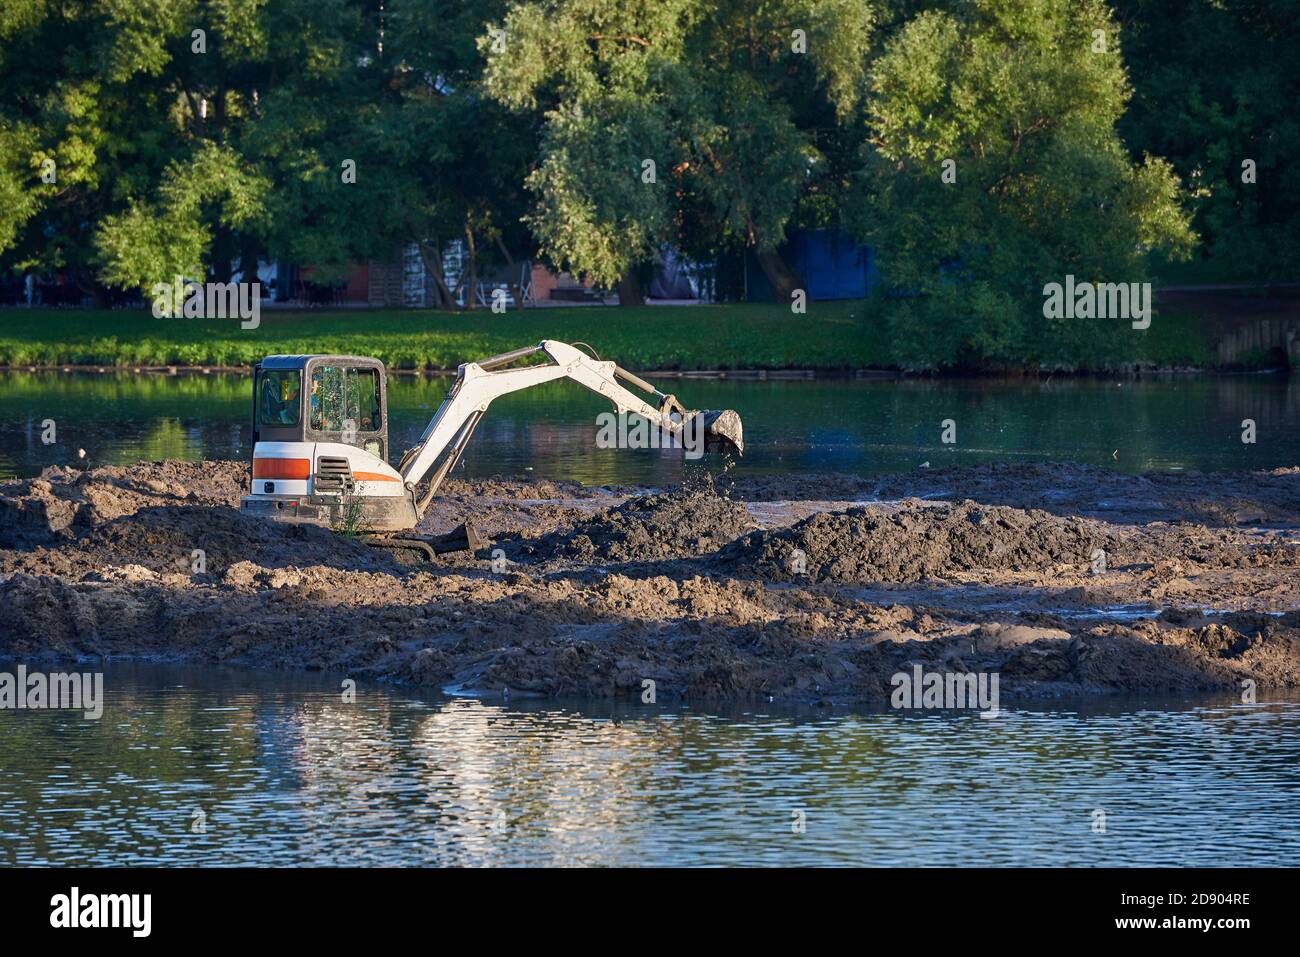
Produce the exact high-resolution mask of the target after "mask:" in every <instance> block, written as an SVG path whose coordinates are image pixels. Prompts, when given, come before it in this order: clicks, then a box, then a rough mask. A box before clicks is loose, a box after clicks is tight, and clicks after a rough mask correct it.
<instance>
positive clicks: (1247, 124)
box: [1115, 0, 1300, 280]
mask: <svg viewBox="0 0 1300 957" xmlns="http://www.w3.org/2000/svg"><path fill="white" fill-rule="evenodd" d="M1115 8H1116V12H1117V14H1118V15H1119V16H1120V18H1121V19H1122V20H1123V21H1124V23H1125V37H1126V40H1125V49H1126V52H1127V53H1128V56H1129V60H1130V62H1131V63H1132V73H1133V85H1134V97H1133V102H1132V105H1131V107H1130V108H1129V110H1128V112H1127V113H1126V114H1125V116H1124V118H1123V120H1122V121H1121V122H1120V125H1119V126H1120V130H1121V131H1122V132H1123V134H1124V136H1125V138H1126V139H1127V140H1128V141H1129V142H1131V143H1134V144H1140V145H1141V147H1142V148H1144V149H1147V150H1150V151H1151V152H1153V153H1157V154H1159V155H1161V156H1165V157H1167V158H1168V159H1169V161H1170V163H1171V164H1172V165H1173V167H1174V169H1175V170H1176V171H1177V172H1178V173H1179V175H1180V176H1181V177H1182V178H1183V179H1184V180H1185V181H1186V182H1187V183H1188V184H1189V187H1190V188H1191V194H1192V200H1191V205H1192V209H1193V210H1194V213H1195V218H1194V220H1193V221H1194V223H1195V225H1196V227H1197V228H1198V230H1199V231H1200V232H1201V233H1202V235H1203V236H1204V239H1205V242H1204V246H1203V251H1204V254H1205V256H1206V257H1207V258H1208V259H1209V260H1211V261H1213V263H1214V264H1215V265H1216V267H1217V268H1216V270H1215V271H1216V272H1218V273H1220V274H1226V275H1228V276H1232V277H1236V278H1241V279H1249V278H1255V279H1272V280H1294V279H1295V277H1296V275H1297V273H1298V272H1300V233H1297V230H1296V228H1295V221H1296V218H1297V216H1300V180H1297V178H1296V177H1295V176H1294V175H1291V174H1290V173H1289V172H1288V171H1289V169H1290V167H1291V161H1292V158H1293V157H1294V156H1296V155H1297V154H1300V120H1298V119H1297V117H1296V111H1295V105H1296V103H1297V102H1300V6H1297V4H1296V3H1295V2H1294V0H1213V2H1211V0H1156V2H1152V0H1117V2H1116V4H1115ZM1247 161H1250V165H1247Z"/></svg>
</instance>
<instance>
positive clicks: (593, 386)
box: [239, 339, 744, 558]
mask: <svg viewBox="0 0 1300 957" xmlns="http://www.w3.org/2000/svg"><path fill="white" fill-rule="evenodd" d="M538 354H542V355H544V356H545V357H546V359H547V360H549V361H547V362H545V363H529V364H523V365H520V364H519V363H521V362H522V361H523V360H526V359H531V358H532V357H534V356H537V355H538ZM564 378H568V379H572V380H573V381H574V382H577V383H578V384H579V385H582V386H585V387H586V388H588V389H590V390H591V391H592V392H595V393H596V394H598V395H601V396H603V397H605V398H606V399H608V400H609V401H610V402H612V403H613V404H614V408H615V409H616V410H617V411H618V412H619V413H620V414H623V415H632V416H639V417H641V418H643V419H645V420H647V421H648V422H649V423H650V425H651V426H655V427H658V428H659V429H661V430H663V431H662V435H663V436H665V437H666V438H668V439H669V440H675V441H672V444H674V445H677V446H679V447H682V448H691V447H692V446H694V445H702V446H703V448H702V451H708V452H727V453H735V454H737V455H740V454H742V453H743V452H744V436H743V433H742V428H741V422H740V416H738V415H737V414H736V413H735V412H734V411H732V410H730V409H727V410H722V411H715V410H709V411H703V412H692V411H687V410H686V409H685V408H684V407H683V406H682V404H681V403H680V402H678V401H677V399H676V397H675V396H672V395H668V394H665V393H663V392H660V391H659V390H658V389H656V388H655V387H654V386H652V385H651V384H650V383H648V382H646V381H645V380H644V379H642V378H640V377H639V376H636V375H633V374H632V373H630V372H628V371H627V370H625V369H621V368H619V367H618V366H617V365H616V364H615V363H613V362H602V361H601V360H600V359H599V358H597V357H595V356H593V355H588V354H586V353H584V352H582V351H581V350H579V349H578V348H576V347H575V346H572V345H569V344H567V343H564V342H557V341H555V340H553V339H546V340H543V341H542V342H540V343H538V344H537V345H535V346H528V347H526V348H523V349H516V350H514V351H513V352H506V353H503V354H502V355H499V356H492V357H491V358H490V359H484V360H482V361H480V362H466V363H464V364H463V365H461V366H460V367H459V369H457V371H456V381H455V382H454V383H453V384H452V387H451V390H450V391H449V392H448V393H447V397H446V398H445V399H444V400H443V402H442V405H441V406H439V407H438V411H437V412H436V413H434V416H433V418H432V419H430V421H429V424H428V426H427V427H426V428H425V430H424V434H423V435H421V436H420V439H419V441H418V442H417V443H416V444H415V445H414V446H412V447H411V448H410V449H407V450H406V452H404V453H403V454H402V455H401V456H400V457H399V458H398V460H397V465H396V467H394V466H392V465H389V464H388V462H389V452H390V450H389V443H388V384H387V379H386V376H385V373H384V364H383V363H382V362H380V361H379V360H378V359H370V358H366V357H362V356H337V355H310V356H306V355H303V356H279V355H277V356H267V357H266V358H265V359H263V360H262V361H261V362H259V363H258V364H257V365H256V366H255V367H254V375H253V463H252V465H253V470H252V472H253V474H252V487H251V488H250V490H249V494H248V495H245V496H244V497H243V498H241V499H240V503H239V508H240V511H242V512H244V513H246V514H248V515H253V516H259V517H263V518H269V519H273V520H275V521H279V522H291V523H298V524H313V525H323V526H325V527H328V528H336V529H337V528H348V529H354V530H356V531H359V532H363V533H365V540H366V542H367V544H370V545H375V546H378V547H385V548H393V549H400V550H405V551H408V552H414V553H416V554H422V555H423V556H426V557H429V558H432V557H433V556H434V555H435V554H439V553H444V552H453V551H463V550H470V551H476V550H478V549H479V548H481V547H483V546H484V545H486V544H487V543H486V542H485V541H484V540H483V539H482V538H480V537H479V536H478V535H477V534H476V533H475V531H474V529H473V527H472V526H470V525H463V526H461V527H460V528H458V529H456V530H455V531H453V532H451V533H449V534H447V535H442V536H420V535H415V534H414V529H415V528H416V526H417V525H418V524H419V522H420V519H421V518H422V517H423V516H424V513H425V510H426V509H427V508H428V507H429V503H430V502H431V501H432V500H433V497H434V495H435V494H436V493H437V491H438V488H439V486H440V485H441V484H442V482H443V480H444V479H445V478H446V477H447V475H448V473H449V472H450V471H451V470H452V469H453V468H455V466H456V463H457V462H458V461H460V457H461V455H462V454H463V453H464V451H465V446H466V445H467V444H468V443H469V440H470V437H471V436H472V435H473V434H474V429H475V427H476V426H477V425H478V423H479V421H480V420H481V419H482V418H483V415H484V414H485V413H486V412H487V410H488V406H489V405H490V404H491V403H492V401H493V400H494V399H497V398H500V397H501V396H503V395H507V394H509V393H511V392H518V391H519V390H520V389H527V388H529V387H531V386H535V385H541V384H542V383H544V382H551V381H553V380H555V379H564ZM620 380H621V381H620ZM623 382H626V383H629V384H630V385H632V386H635V387H636V388H638V389H641V390H642V391H644V392H647V393H650V394H652V395H653V396H654V397H655V400H656V402H657V404H656V405H651V404H650V403H649V402H647V401H646V400H645V399H642V398H640V397H638V396H637V395H636V394H635V393H633V392H631V391H630V390H629V389H628V388H626V387H625V386H624V385H623V384H622V383H623ZM426 479H427V485H426V486H425V488H424V489H423V491H421V490H420V489H419V486H420V485H421V484H422V483H425V481H426Z"/></svg>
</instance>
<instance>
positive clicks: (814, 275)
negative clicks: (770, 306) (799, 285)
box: [745, 229, 880, 302]
mask: <svg viewBox="0 0 1300 957" xmlns="http://www.w3.org/2000/svg"><path fill="white" fill-rule="evenodd" d="M780 252H781V256H782V258H784V259H785V261H786V263H788V264H789V265H790V266H791V267H792V268H793V269H794V270H795V272H797V273H798V274H799V275H800V276H802V277H803V281H804V290H805V291H806V292H807V293H808V298H809V299H810V300H821V299H862V298H863V297H865V296H866V295H867V293H869V292H871V291H872V290H873V289H874V288H875V285H876V283H877V282H879V280H880V276H879V273H878V272H877V271H876V269H875V263H874V258H875V257H874V256H873V255H872V253H871V250H870V249H869V248H868V247H866V246H863V245H862V244H860V243H857V242H855V241H854V240H853V238H852V237H851V236H849V235H848V234H847V233H845V232H843V231H841V230H835V229H797V230H794V231H792V232H791V233H790V235H789V238H788V240H787V241H786V243H785V245H783V246H781V247H780ZM745 298H746V299H747V300H748V301H749V302H771V301H772V287H771V285H770V284H769V283H768V281H767V277H766V276H765V275H763V269H762V267H761V266H759V264H758V260H757V259H756V258H755V257H754V254H753V252H752V251H747V252H746V253H745Z"/></svg>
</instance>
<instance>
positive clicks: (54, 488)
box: [0, 461, 247, 548]
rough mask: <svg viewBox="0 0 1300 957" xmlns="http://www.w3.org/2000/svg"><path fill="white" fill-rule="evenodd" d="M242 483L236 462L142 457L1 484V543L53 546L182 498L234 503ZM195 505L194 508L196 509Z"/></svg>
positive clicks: (207, 503)
mask: <svg viewBox="0 0 1300 957" xmlns="http://www.w3.org/2000/svg"><path fill="white" fill-rule="evenodd" d="M246 486H247V466H246V465H244V464H243V463H240V462H202V463H187V462H172V461H168V462H142V463H140V464H139V465H136V466H132V467H130V468H119V467H116V466H108V467H104V468H97V469H92V470H90V471H85V472H83V471H78V470H77V469H69V468H61V467H57V468H49V469H46V470H45V471H44V472H42V473H41V476H40V477H39V478H35V479H27V480H22V481H13V482H5V483H2V484H0V548H23V547H32V546H37V545H52V544H55V543H57V542H60V541H67V540H70V539H76V538H81V537H84V535H85V534H86V533H87V532H89V531H90V530H91V529H94V528H95V527H97V526H99V525H102V524H104V523H106V522H111V521H114V520H116V519H119V518H123V517H127V516H132V515H134V514H135V513H136V512H138V511H140V510H141V509H145V508H150V507H154V506H164V505H175V504H178V503H186V504H190V505H194V506H196V507H197V506H208V507H211V506H223V505H224V506H227V507H231V508H238V506H239V496H240V494H241V493H242V491H243V490H244V489H245V487H246ZM196 510H197V509H196Z"/></svg>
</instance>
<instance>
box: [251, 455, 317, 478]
mask: <svg viewBox="0 0 1300 957" xmlns="http://www.w3.org/2000/svg"><path fill="white" fill-rule="evenodd" d="M309 475H311V460H310V459H253V478H255V479H305V478H307V477H308V476H309Z"/></svg>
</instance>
